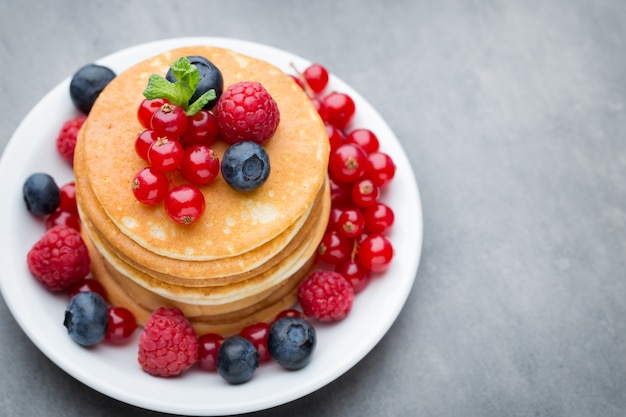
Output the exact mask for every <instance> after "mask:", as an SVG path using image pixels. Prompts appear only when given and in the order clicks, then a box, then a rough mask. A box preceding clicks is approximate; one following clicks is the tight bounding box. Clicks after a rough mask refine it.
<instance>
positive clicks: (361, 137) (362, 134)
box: [346, 129, 380, 154]
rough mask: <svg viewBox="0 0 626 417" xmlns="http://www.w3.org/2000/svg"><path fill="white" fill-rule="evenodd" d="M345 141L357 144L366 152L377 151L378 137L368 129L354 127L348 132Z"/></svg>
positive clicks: (378, 145)
mask: <svg viewBox="0 0 626 417" xmlns="http://www.w3.org/2000/svg"><path fill="white" fill-rule="evenodd" d="M346 143H354V144H356V145H359V146H360V147H361V148H362V149H363V150H364V151H365V153H367V154H370V153H372V152H376V151H378V148H379V147H380V143H379V142H378V137H377V136H376V135H375V134H374V132H372V131H371V130H369V129H355V130H353V131H352V132H350V133H348V136H347V137H346Z"/></svg>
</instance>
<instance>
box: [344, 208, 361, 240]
mask: <svg viewBox="0 0 626 417" xmlns="http://www.w3.org/2000/svg"><path fill="white" fill-rule="evenodd" d="M364 229H365V220H364V218H363V215H362V214H361V212H360V211H359V210H358V209H354V208H349V209H345V210H343V211H342V213H341V215H339V219H338V220H337V231H338V232H339V233H341V234H342V235H344V236H345V237H347V238H351V239H353V238H355V237H357V236H360V235H361V233H363V230H364Z"/></svg>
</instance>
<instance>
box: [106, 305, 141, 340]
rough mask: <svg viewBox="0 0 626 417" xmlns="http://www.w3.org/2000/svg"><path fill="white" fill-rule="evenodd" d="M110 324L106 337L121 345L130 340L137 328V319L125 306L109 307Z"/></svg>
mask: <svg viewBox="0 0 626 417" xmlns="http://www.w3.org/2000/svg"><path fill="white" fill-rule="evenodd" d="M108 314H109V324H108V326H107V331H106V335H105V339H106V340H107V341H108V342H111V343H114V344H116V345H120V344H123V343H126V342H128V341H129V340H130V338H131V336H132V335H133V333H134V332H135V330H136V329H137V320H136V319H135V316H134V315H133V313H131V312H130V310H128V309H126V308H124V307H109V310H108Z"/></svg>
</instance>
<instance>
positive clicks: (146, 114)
mask: <svg viewBox="0 0 626 417" xmlns="http://www.w3.org/2000/svg"><path fill="white" fill-rule="evenodd" d="M167 102H168V101H167V99H164V98H155V99H152V100H148V99H144V100H143V101H142V102H141V104H139V108H138V109H137V119H139V123H141V125H142V126H143V127H145V128H146V129H149V128H150V121H151V120H152V115H153V114H154V112H155V111H157V110H159V109H160V108H161V106H163V105H164V104H165V103H167Z"/></svg>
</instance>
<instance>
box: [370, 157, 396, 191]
mask: <svg viewBox="0 0 626 417" xmlns="http://www.w3.org/2000/svg"><path fill="white" fill-rule="evenodd" d="M395 174H396V165H395V164H394V162H393V160H392V159H391V157H390V156H389V155H388V154H386V153H383V152H372V153H371V154H369V155H368V156H367V164H366V176H367V177H368V178H370V179H371V180H372V181H374V184H376V185H378V186H379V187H384V186H385V185H387V184H389V183H390V182H391V180H392V179H393V177H394V176H395Z"/></svg>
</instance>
